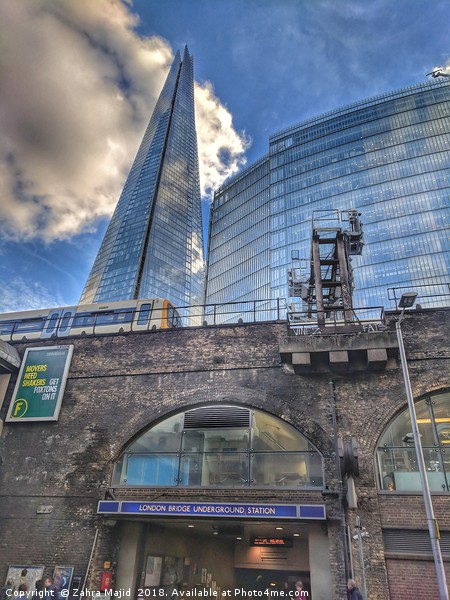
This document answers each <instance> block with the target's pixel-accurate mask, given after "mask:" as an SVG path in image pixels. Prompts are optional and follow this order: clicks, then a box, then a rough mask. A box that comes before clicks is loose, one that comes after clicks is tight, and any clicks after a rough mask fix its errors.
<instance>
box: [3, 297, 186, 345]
mask: <svg viewBox="0 0 450 600" xmlns="http://www.w3.org/2000/svg"><path fill="white" fill-rule="evenodd" d="M181 325H182V321H181V318H180V315H179V313H178V311H177V310H176V309H175V307H174V306H173V305H172V304H171V303H170V302H169V301H168V300H165V299H162V298H150V299H142V300H126V301H120V302H109V303H107V304H105V303H102V304H85V305H79V306H64V307H59V308H50V309H49V308H46V309H40V310H31V311H23V312H14V313H4V314H1V315H0V339H2V340H5V341H22V340H33V339H48V338H55V337H58V338H60V337H69V336H77V335H83V334H84V335H98V334H107V333H122V332H126V331H149V330H153V329H172V328H174V327H180V326H181Z"/></svg>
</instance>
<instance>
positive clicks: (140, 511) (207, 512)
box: [97, 500, 326, 521]
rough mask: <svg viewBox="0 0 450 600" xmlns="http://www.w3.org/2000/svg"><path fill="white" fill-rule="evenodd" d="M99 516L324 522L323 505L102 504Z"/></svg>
mask: <svg viewBox="0 0 450 600" xmlns="http://www.w3.org/2000/svg"><path fill="white" fill-rule="evenodd" d="M97 513H98V514H103V515H136V516H138V515H140V516H157V515H164V516H165V517H187V516H189V517H214V518H217V517H240V518H246V519H248V518H251V519H260V518H261V517H264V518H266V519H267V518H269V519H302V520H303V519H308V520H321V521H323V520H325V519H326V514H325V505H323V504H225V503H211V502H154V501H148V502H146V501H140V502H136V501H128V500H126V501H117V500H101V501H100V502H99V503H98V509H97Z"/></svg>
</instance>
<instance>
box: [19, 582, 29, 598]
mask: <svg viewBox="0 0 450 600" xmlns="http://www.w3.org/2000/svg"><path fill="white" fill-rule="evenodd" d="M17 591H18V598H26V597H27V592H28V586H27V584H26V583H21V584H20V585H19V587H18V588H17Z"/></svg>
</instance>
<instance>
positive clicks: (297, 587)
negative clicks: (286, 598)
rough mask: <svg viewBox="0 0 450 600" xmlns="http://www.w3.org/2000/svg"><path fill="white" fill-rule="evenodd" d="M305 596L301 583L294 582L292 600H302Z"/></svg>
mask: <svg viewBox="0 0 450 600" xmlns="http://www.w3.org/2000/svg"><path fill="white" fill-rule="evenodd" d="M305 596H306V594H305V591H304V589H303V581H296V582H295V592H294V598H295V599H296V600H297V599H298V598H304V597H305Z"/></svg>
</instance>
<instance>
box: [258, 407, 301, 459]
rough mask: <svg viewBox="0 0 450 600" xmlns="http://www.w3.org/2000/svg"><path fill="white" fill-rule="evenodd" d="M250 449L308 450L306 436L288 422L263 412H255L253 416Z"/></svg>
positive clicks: (272, 450) (276, 450)
mask: <svg viewBox="0 0 450 600" xmlns="http://www.w3.org/2000/svg"><path fill="white" fill-rule="evenodd" d="M253 423H254V425H253V440H252V449H253V450H257V451H259V452H261V451H268V452H286V451H289V450H294V451H299V450H309V446H310V445H309V443H308V440H307V439H306V438H304V437H303V436H300V435H299V433H298V431H297V430H296V429H294V427H291V426H290V425H289V424H288V423H284V422H283V421H281V420H280V419H277V418H275V417H272V416H271V415H268V414H266V413H263V412H256V411H255V414H254V417H253Z"/></svg>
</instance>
